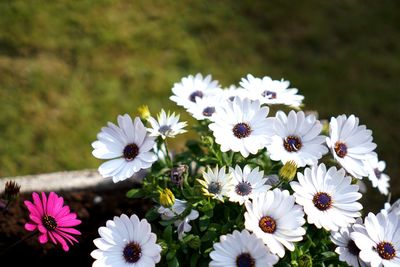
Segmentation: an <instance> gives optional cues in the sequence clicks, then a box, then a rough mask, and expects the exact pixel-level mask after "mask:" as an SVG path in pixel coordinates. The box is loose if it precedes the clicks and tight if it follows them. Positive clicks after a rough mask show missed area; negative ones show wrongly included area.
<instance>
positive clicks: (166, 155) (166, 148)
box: [164, 139, 173, 168]
mask: <svg viewBox="0 0 400 267" xmlns="http://www.w3.org/2000/svg"><path fill="white" fill-rule="evenodd" d="M164 151H165V163H166V164H167V167H168V168H172V167H173V164H172V159H171V157H170V155H169V150H168V145H167V140H166V139H165V140H164Z"/></svg>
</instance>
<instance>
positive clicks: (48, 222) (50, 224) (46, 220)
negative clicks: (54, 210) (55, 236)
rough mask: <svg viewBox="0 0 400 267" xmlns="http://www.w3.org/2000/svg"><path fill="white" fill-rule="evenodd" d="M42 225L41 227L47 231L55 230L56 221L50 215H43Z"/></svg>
mask: <svg viewBox="0 0 400 267" xmlns="http://www.w3.org/2000/svg"><path fill="white" fill-rule="evenodd" d="M42 223H43V226H44V227H45V228H46V229H47V230H49V231H51V230H54V229H56V228H57V222H56V219H54V217H52V216H50V215H44V216H43V218H42Z"/></svg>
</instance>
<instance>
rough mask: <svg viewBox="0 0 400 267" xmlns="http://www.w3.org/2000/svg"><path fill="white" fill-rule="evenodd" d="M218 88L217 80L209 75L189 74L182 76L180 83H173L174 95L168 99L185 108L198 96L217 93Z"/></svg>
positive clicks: (194, 101)
mask: <svg viewBox="0 0 400 267" xmlns="http://www.w3.org/2000/svg"><path fill="white" fill-rule="evenodd" d="M220 90H221V89H220V88H219V85H218V81H213V80H211V75H207V76H206V77H204V78H203V75H201V74H200V73H198V74H196V76H193V75H189V76H187V77H184V78H182V80H181V82H180V83H175V84H174V87H173V88H172V92H173V93H174V95H172V96H171V97H170V98H169V99H171V100H172V101H174V102H175V103H177V104H178V106H183V107H184V108H186V109H187V108H189V107H190V106H191V105H193V103H196V101H197V100H198V99H199V98H203V97H206V96H212V95H215V94H218V93H219V91H220Z"/></svg>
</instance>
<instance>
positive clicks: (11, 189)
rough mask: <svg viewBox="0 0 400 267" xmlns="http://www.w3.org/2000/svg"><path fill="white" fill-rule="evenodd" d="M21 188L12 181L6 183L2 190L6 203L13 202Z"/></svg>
mask: <svg viewBox="0 0 400 267" xmlns="http://www.w3.org/2000/svg"><path fill="white" fill-rule="evenodd" d="M20 188H21V186H20V185H19V184H17V183H16V182H14V181H7V182H6V185H5V189H4V198H5V199H6V200H8V201H11V200H14V199H16V198H17V197H18V195H19V189H20Z"/></svg>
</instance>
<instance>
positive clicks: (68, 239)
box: [57, 231, 78, 245]
mask: <svg viewBox="0 0 400 267" xmlns="http://www.w3.org/2000/svg"><path fill="white" fill-rule="evenodd" d="M57 233H58V234H59V235H60V236H62V237H63V238H65V239H66V240H67V241H68V242H69V243H70V244H71V245H72V244H73V242H76V243H78V240H76V238H75V237H73V236H72V235H70V234H67V233H63V232H61V231H57Z"/></svg>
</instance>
